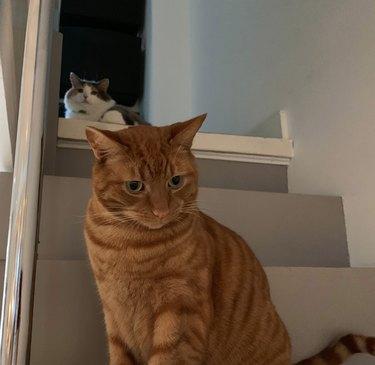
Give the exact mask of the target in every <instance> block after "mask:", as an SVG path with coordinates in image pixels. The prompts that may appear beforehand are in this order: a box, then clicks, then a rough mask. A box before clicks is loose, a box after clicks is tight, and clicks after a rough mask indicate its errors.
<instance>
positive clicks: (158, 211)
mask: <svg viewBox="0 0 375 365" xmlns="http://www.w3.org/2000/svg"><path fill="white" fill-rule="evenodd" d="M152 214H153V215H154V216H155V217H158V218H160V219H162V218H165V217H166V216H167V215H168V214H169V209H153V210H152Z"/></svg>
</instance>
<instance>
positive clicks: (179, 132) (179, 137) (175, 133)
mask: <svg viewBox="0 0 375 365" xmlns="http://www.w3.org/2000/svg"><path fill="white" fill-rule="evenodd" d="M206 116H207V114H202V115H199V116H197V117H195V118H193V119H190V120H187V121H186V122H179V123H175V124H172V125H171V126H170V129H171V139H170V143H171V144H175V145H180V146H181V145H182V146H184V147H187V148H191V145H192V144H193V139H194V137H195V135H196V134H197V132H198V130H199V128H200V127H201V125H202V123H203V121H204V120H205V119H206Z"/></svg>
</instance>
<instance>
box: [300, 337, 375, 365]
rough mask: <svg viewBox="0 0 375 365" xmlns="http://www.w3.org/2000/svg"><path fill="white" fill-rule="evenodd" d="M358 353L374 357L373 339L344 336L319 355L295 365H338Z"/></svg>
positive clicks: (374, 344) (374, 342)
mask: <svg viewBox="0 0 375 365" xmlns="http://www.w3.org/2000/svg"><path fill="white" fill-rule="evenodd" d="M358 353H368V354H371V355H373V356H375V337H366V336H360V335H346V336H344V337H341V338H340V339H339V340H338V341H337V342H335V343H334V344H333V345H331V346H328V347H327V348H325V349H324V350H323V351H321V352H319V354H317V355H315V356H313V357H310V358H308V359H305V360H302V361H300V362H298V363H297V364H296V365H340V364H342V363H343V362H344V361H345V360H346V359H348V358H349V357H350V356H352V355H354V354H358Z"/></svg>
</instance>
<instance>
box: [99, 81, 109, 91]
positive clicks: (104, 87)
mask: <svg viewBox="0 0 375 365" xmlns="http://www.w3.org/2000/svg"><path fill="white" fill-rule="evenodd" d="M108 87H109V79H103V80H100V81H99V82H98V84H97V88H98V89H101V90H103V91H105V92H107V90H108Z"/></svg>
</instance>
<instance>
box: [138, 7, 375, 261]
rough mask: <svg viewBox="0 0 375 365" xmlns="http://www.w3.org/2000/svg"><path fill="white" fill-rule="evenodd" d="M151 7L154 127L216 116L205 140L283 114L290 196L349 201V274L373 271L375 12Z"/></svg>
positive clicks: (249, 128) (253, 126) (151, 111)
mask: <svg viewBox="0 0 375 365" xmlns="http://www.w3.org/2000/svg"><path fill="white" fill-rule="evenodd" d="M149 3H151V4H152V6H151V8H152V9H151V10H152V11H153V14H151V18H152V21H153V22H154V24H152V34H151V36H152V40H153V41H152V42H151V44H152V46H153V47H154V48H153V49H152V52H151V56H152V57H157V61H155V65H156V66H153V67H154V69H153V70H151V71H152V72H149V73H148V74H147V72H146V80H147V79H148V80H149V84H146V90H148V89H149V91H148V92H149V94H148V98H149V99H148V101H151V103H150V104H149V110H148V111H149V115H150V116H151V117H152V118H151V119H156V120H160V121H164V122H169V121H171V120H175V119H179V117H180V116H181V117H184V116H185V115H186V117H188V116H190V115H194V114H198V113H202V112H208V119H207V121H206V122H205V124H204V126H203V128H202V130H203V131H215V132H221V133H230V134H249V133H252V132H254V130H256V129H257V128H258V126H259V124H260V123H262V122H263V121H267V120H269V118H270V117H272V115H273V114H274V113H275V112H277V111H278V110H280V109H285V110H286V111H287V114H288V117H289V119H290V126H289V127H290V135H291V138H292V139H293V140H294V143H295V158H294V160H293V162H292V164H291V166H290V168H289V188H290V191H291V192H301V193H312V194H329V195H341V196H343V198H344V208H345V215H346V223H347V230H348V241H349V250H350V254H351V263H352V265H353V266H374V265H375V224H374V223H373V222H374V219H375V163H374V156H375V143H374V141H375V138H374V137H375V2H374V1H373V0H361V1H355V0H331V1H326V0H305V1H300V0H267V1H264V0H251V1H249V0H233V1H230V2H229V1H225V0H221V1H218V0H205V1H200V0H184V1H181V2H173V0H161V1H156V0H149ZM149 5H150V4H149ZM149 15H150V13H149ZM181 19H183V21H181ZM187 23H188V24H187ZM157 26H158V27H162V31H161V30H158V29H157ZM184 31H188V32H190V33H188V35H190V37H188V36H186V35H185V36H184V35H183V32H184ZM159 35H162V37H161V36H160V37H159ZM157 42H160V43H159V45H158V43H157ZM152 57H151V58H150V59H149V60H148V62H151V63H153V62H154V59H153V58H152ZM189 57H190V63H189V61H188V60H189ZM146 59H147V55H146ZM182 60H183V61H182ZM172 66H173V67H172ZM171 70H172V71H171ZM146 71H147V70H146ZM149 71H150V66H149ZM176 74H177V75H176ZM150 75H151V76H152V75H153V76H152V77H153V78H152V79H151V78H150ZM147 76H148V78H147ZM182 90H183V92H182ZM189 92H190V94H189ZM189 95H190V96H189ZM145 105H147V103H145ZM154 117H155V118H154ZM175 117H178V118H175Z"/></svg>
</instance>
